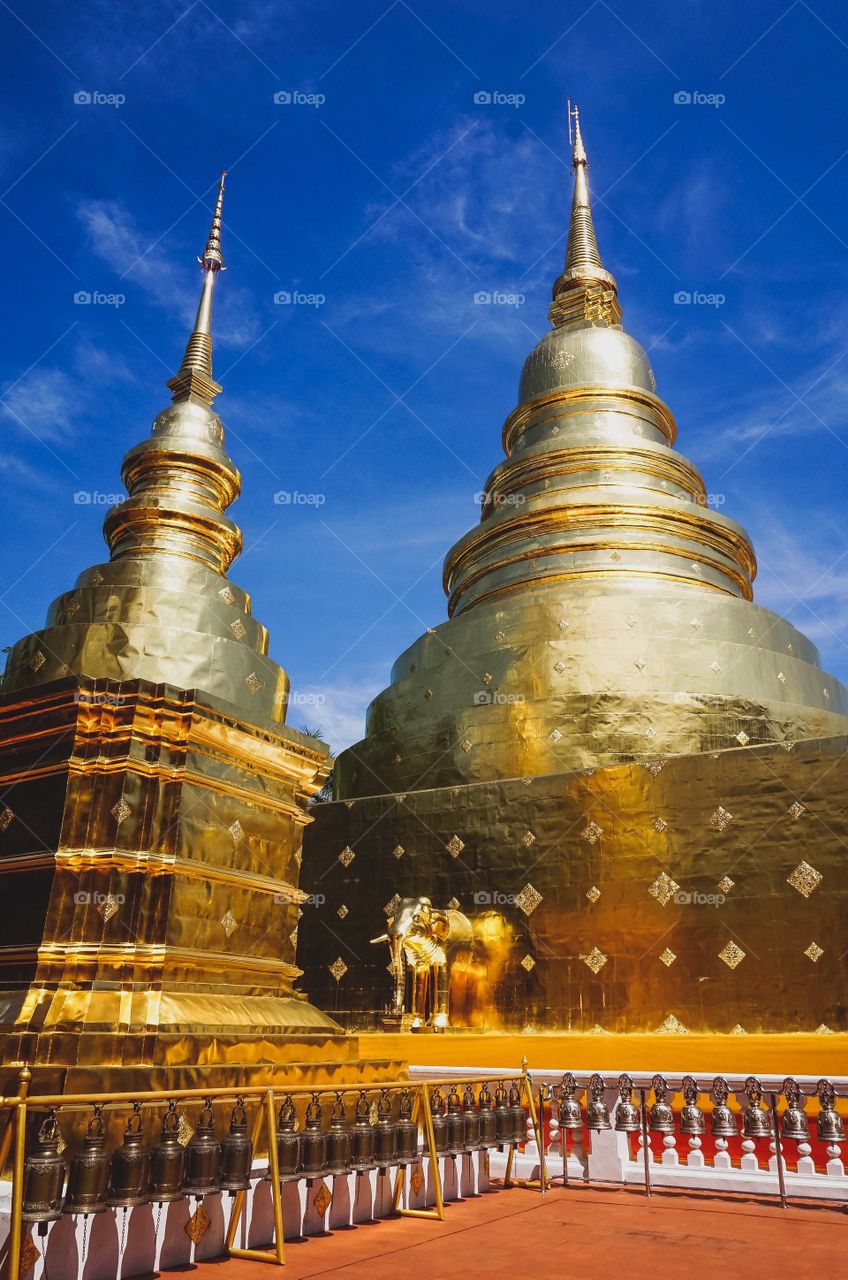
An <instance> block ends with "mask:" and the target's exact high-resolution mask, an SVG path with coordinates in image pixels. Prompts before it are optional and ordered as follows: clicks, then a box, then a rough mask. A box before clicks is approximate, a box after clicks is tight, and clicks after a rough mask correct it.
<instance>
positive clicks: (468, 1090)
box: [462, 1084, 480, 1151]
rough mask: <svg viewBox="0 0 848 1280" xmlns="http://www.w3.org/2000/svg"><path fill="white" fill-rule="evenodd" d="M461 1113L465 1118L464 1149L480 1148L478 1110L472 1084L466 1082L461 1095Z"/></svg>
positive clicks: (473, 1149)
mask: <svg viewBox="0 0 848 1280" xmlns="http://www.w3.org/2000/svg"><path fill="white" fill-rule="evenodd" d="M462 1114H463V1118H464V1120H465V1150H466V1151H479V1149H480V1112H479V1111H478V1110H477V1104H476V1103H475V1101H474V1086H473V1084H467V1085H466V1086H465V1091H464V1093H463V1097H462Z"/></svg>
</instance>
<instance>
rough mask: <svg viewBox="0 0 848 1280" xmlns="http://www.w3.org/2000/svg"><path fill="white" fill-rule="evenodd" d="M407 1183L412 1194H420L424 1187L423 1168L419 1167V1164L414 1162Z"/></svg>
mask: <svg viewBox="0 0 848 1280" xmlns="http://www.w3.org/2000/svg"><path fill="white" fill-rule="evenodd" d="M409 1185H410V1187H411V1188H412V1194H413V1195H414V1196H419V1195H420V1194H421V1192H422V1190H423V1188H424V1170H423V1169H422V1168H421V1165H420V1164H416V1165H415V1167H414V1169H413V1170H412V1174H411V1176H410V1179H409Z"/></svg>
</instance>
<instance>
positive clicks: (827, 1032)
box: [816, 1022, 833, 1036]
mask: <svg viewBox="0 0 848 1280" xmlns="http://www.w3.org/2000/svg"><path fill="white" fill-rule="evenodd" d="M816 1035H817V1036H832V1035H833V1031H832V1029H831V1028H830V1027H829V1026H828V1025H827V1024H826V1023H824V1022H820V1023H819V1025H818V1026H817V1027H816Z"/></svg>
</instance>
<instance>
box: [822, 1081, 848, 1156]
mask: <svg viewBox="0 0 848 1280" xmlns="http://www.w3.org/2000/svg"><path fill="white" fill-rule="evenodd" d="M816 1097H817V1098H818V1100H819V1114H818V1117H817V1122H816V1131H817V1133H818V1137H819V1141H820V1142H844V1141H845V1125H844V1123H843V1121H842V1116H841V1115H840V1114H839V1112H838V1111H837V1110H836V1090H835V1089H834V1087H833V1085H832V1084H831V1082H830V1081H829V1080H819V1082H818V1084H817V1085H816Z"/></svg>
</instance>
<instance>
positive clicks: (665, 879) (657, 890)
mask: <svg viewBox="0 0 848 1280" xmlns="http://www.w3.org/2000/svg"><path fill="white" fill-rule="evenodd" d="M679 888H680V885H679V884H678V883H677V881H676V880H672V878H671V876H669V875H666V873H665V872H664V871H661V872H660V874H659V875H658V876H657V878H656V880H655V881H654V883H653V884H652V885H649V886H648V893H649V894H650V895H651V897H652V898H656V900H657V902H658V903H659V904H660V906H661V907H664V906H666V904H667V903H669V902H671V899H672V898H673V897H674V895H675V894H676V893H677V890H678V889H679Z"/></svg>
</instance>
